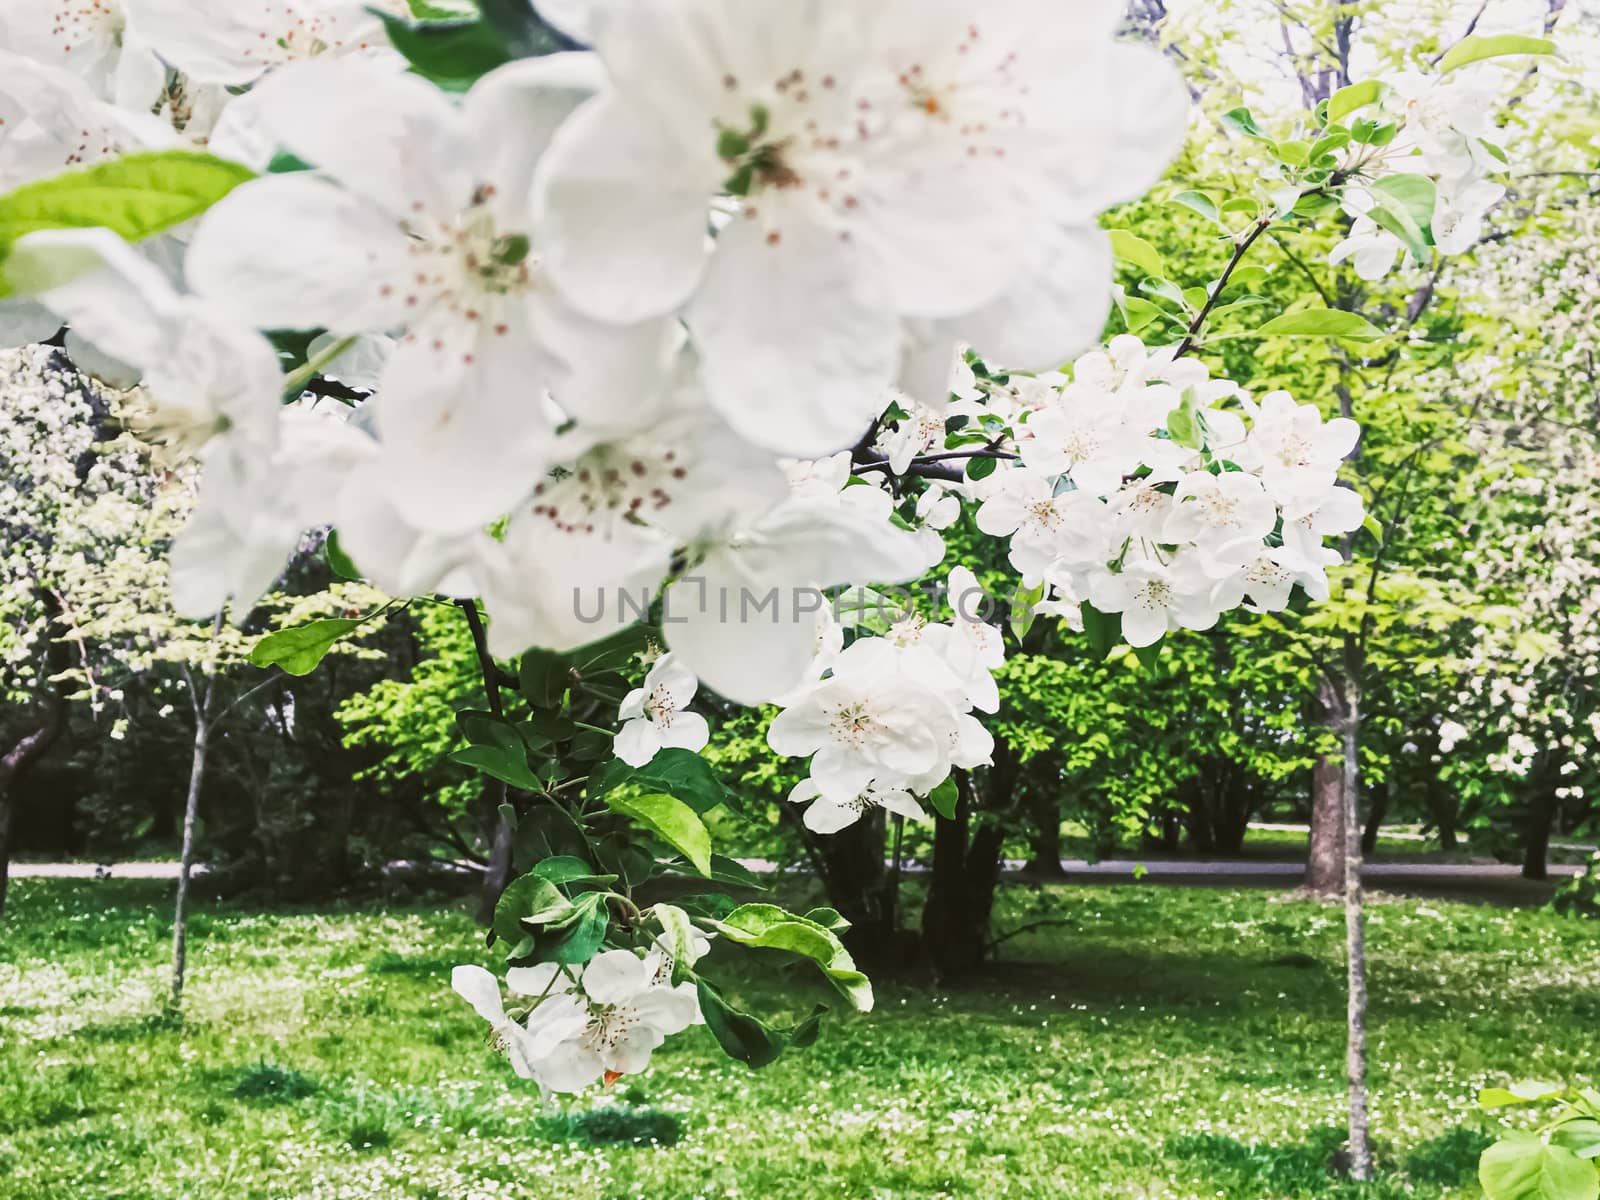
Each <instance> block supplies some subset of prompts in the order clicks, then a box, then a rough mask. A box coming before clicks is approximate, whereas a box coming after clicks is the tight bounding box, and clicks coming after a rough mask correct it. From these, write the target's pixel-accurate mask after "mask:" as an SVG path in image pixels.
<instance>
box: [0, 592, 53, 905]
mask: <svg viewBox="0 0 1600 1200" xmlns="http://www.w3.org/2000/svg"><path fill="white" fill-rule="evenodd" d="M43 603H44V605H45V609H46V611H47V612H48V613H49V614H50V624H48V625H47V626H46V631H45V635H46V637H48V638H49V639H50V640H49V642H48V643H47V644H46V646H45V659H44V663H43V664H42V670H41V671H40V678H42V679H45V680H47V681H48V680H49V679H50V678H52V677H53V676H56V675H59V674H60V673H61V672H62V671H64V670H65V669H66V666H67V661H66V658H67V655H66V647H65V646H64V645H63V644H62V643H61V642H60V641H58V640H57V639H56V637H55V634H56V631H57V630H56V625H55V620H56V617H57V616H58V615H59V613H60V606H59V604H58V603H57V602H56V601H55V599H54V598H53V597H51V596H48V595H47V596H46V597H45V598H44V601H43ZM66 727H67V701H66V697H65V694H64V692H63V690H62V685H60V684H57V683H48V682H47V683H46V688H45V692H44V695H43V696H42V697H41V698H40V705H39V720H38V722H37V724H35V725H34V727H33V728H32V729H31V730H30V731H29V732H27V733H26V734H24V735H23V736H22V737H20V738H19V739H17V742H16V744H15V745H13V746H12V747H11V749H10V750H8V751H6V753H5V756H4V757H0V918H3V917H4V916H5V914H6V893H7V891H8V890H9V889H10V885H11V826H12V821H13V819H14V816H15V807H16V801H15V800H14V799H13V793H12V789H13V788H14V787H15V786H16V784H17V782H18V780H20V779H21V778H22V776H23V775H25V774H26V773H27V772H28V771H29V770H30V769H31V768H32V767H33V765H34V764H35V763H37V762H38V761H39V760H40V759H41V758H43V757H44V756H45V755H46V754H47V753H48V752H49V750H50V747H51V746H53V745H55V743H56V740H57V739H58V738H59V737H60V736H61V732H62V730H64V729H65V728H66Z"/></svg>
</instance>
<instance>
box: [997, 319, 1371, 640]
mask: <svg viewBox="0 0 1600 1200" xmlns="http://www.w3.org/2000/svg"><path fill="white" fill-rule="evenodd" d="M1033 383H1034V386H1032V387H1030V388H1028V389H1027V390H1026V392H1025V393H1023V394H1021V395H1018V394H1017V393H1015V392H1013V394H1012V395H1011V396H1009V397H1008V401H1009V402H1010V403H1011V404H1012V405H1014V406H1015V408H1014V410H1013V411H1012V412H1011V413H1009V414H1007V417H1006V419H1007V420H1008V421H1009V422H1010V426H1009V428H1010V430H1011V431H1012V434H1013V436H1014V445H1015V449H1016V458H1015V459H1012V460H1007V461H1004V462H1002V464H1001V466H1000V468H999V469H998V470H996V471H995V472H994V473H993V474H991V475H989V476H988V477H987V478H986V479H984V480H982V481H981V482H980V483H978V484H977V485H975V487H973V489H972V490H973V491H975V493H976V498H977V500H978V501H979V508H978V510H977V523H978V527H979V528H980V529H982V530H983V531H984V532H985V533H988V534H991V535H993V536H996V537H1009V538H1010V539H1011V544H1010V559H1011V564H1012V566H1014V567H1015V568H1016V569H1017V571H1018V572H1019V574H1020V575H1021V576H1022V580H1023V583H1024V584H1025V585H1027V586H1029V587H1041V586H1042V587H1043V588H1045V589H1046V598H1045V599H1044V601H1043V602H1042V603H1041V604H1040V605H1039V606H1038V607H1039V609H1040V610H1041V611H1043V612H1047V613H1055V614H1058V615H1064V616H1066V617H1067V618H1068V619H1069V620H1074V622H1075V623H1078V622H1081V613H1080V611H1079V609H1080V605H1081V604H1082V602H1084V601H1087V602H1088V603H1089V604H1091V605H1092V606H1093V607H1094V608H1095V609H1096V610H1098V611H1099V612H1101V613H1105V614H1113V613H1116V614H1120V615H1121V619H1122V635H1123V637H1124V639H1125V640H1126V641H1127V642H1128V643H1129V644H1130V645H1132V646H1135V647H1143V646H1149V645H1151V644H1153V643H1155V642H1157V641H1159V640H1160V639H1161V638H1162V637H1163V636H1164V635H1165V634H1167V633H1168V632H1169V631H1172V630H1175V629H1180V628H1185V629H1208V628H1210V627H1211V626H1212V625H1214V624H1215V623H1216V620H1217V618H1218V616H1219V615H1220V614H1221V613H1223V612H1225V611H1227V610H1229V609H1233V608H1236V607H1238V606H1239V605H1240V604H1247V605H1248V606H1249V607H1250V608H1252V609H1253V610H1257V611H1266V612H1278V611H1281V610H1283V609H1284V608H1286V607H1287V606H1288V604H1289V602H1290V599H1291V594H1292V592H1293V590H1294V588H1295V587H1296V586H1299V587H1300V588H1301V589H1302V590H1303V591H1304V592H1306V594H1307V595H1309V596H1310V597H1311V598H1313V599H1325V598H1326V597H1327V594H1328V582H1327V574H1326V570H1327V567H1329V566H1330V565H1332V564H1334V563H1337V562H1338V561H1339V558H1340V556H1339V554H1338V552H1337V551H1335V550H1332V549H1330V548H1327V547H1325V546H1324V544H1323V539H1324V538H1325V537H1327V536H1329V535H1333V534H1340V533H1347V532H1349V531H1351V530H1354V529H1358V528H1360V526H1361V523H1362V520H1363V516H1364V513H1363V506H1362V501H1361V496H1360V494H1359V493H1357V492H1356V491H1354V490H1352V489H1350V488H1346V487H1341V486H1339V485H1338V483H1337V474H1338V469H1339V465H1340V463H1341V462H1342V461H1343V459H1344V457H1345V456H1346V455H1348V454H1349V453H1350V451H1351V450H1352V449H1353V448H1354V446H1355V443H1356V439H1357V437H1358V436H1359V429H1358V427H1357V426H1356V424H1355V422H1353V421H1350V420H1348V419H1345V418H1342V417H1338V418H1334V419H1333V420H1330V421H1324V420H1323V417H1322V414H1321V413H1320V412H1319V411H1318V409H1317V408H1316V406H1315V405H1310V404H1297V403H1295V401H1294V399H1293V398H1292V397H1291V396H1290V395H1289V394H1288V393H1287V392H1281V391H1280V392H1271V393H1269V394H1267V395H1265V396H1263V397H1261V398H1260V400H1259V401H1257V400H1254V399H1252V398H1251V397H1250V396H1249V395H1248V394H1246V393H1245V392H1244V391H1243V390H1242V389H1240V388H1239V387H1238V386H1237V385H1235V384H1234V383H1232V382H1230V381H1228V380H1225V379H1211V378H1210V377H1209V372H1208V371H1207V368H1206V367H1205V365H1204V364H1203V363H1201V362H1199V361H1197V360H1194V359H1175V358H1174V357H1173V355H1172V352H1171V350H1170V348H1163V349H1159V350H1154V351H1151V350H1147V349H1146V347H1145V346H1144V344H1143V343H1142V342H1141V341H1140V340H1139V339H1138V338H1136V337H1133V336H1131V335H1125V336H1122V337H1118V338H1114V339H1112V341H1111V344H1110V346H1109V347H1108V348H1107V349H1106V350H1105V351H1103V352H1102V351H1093V352H1091V353H1089V354H1086V355H1084V356H1082V357H1081V358H1079V359H1078V360H1077V361H1076V362H1075V363H1074V364H1073V366H1072V369H1071V376H1070V378H1061V377H1057V379H1056V380H1055V381H1053V382H1052V381H1045V380H1036V381H1033ZM1024 397H1025V398H1024Z"/></svg>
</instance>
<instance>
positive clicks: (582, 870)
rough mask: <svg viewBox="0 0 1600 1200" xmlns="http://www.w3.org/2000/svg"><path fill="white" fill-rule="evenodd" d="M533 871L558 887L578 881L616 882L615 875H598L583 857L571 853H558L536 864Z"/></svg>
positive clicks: (580, 882) (579, 882)
mask: <svg viewBox="0 0 1600 1200" xmlns="http://www.w3.org/2000/svg"><path fill="white" fill-rule="evenodd" d="M533 873H534V874H535V875H537V876H538V877H539V878H540V879H543V880H547V881H548V882H550V883H553V884H555V885H557V886H558V887H568V886H570V885H572V884H575V883H578V884H582V883H615V882H616V881H617V877H616V876H615V875H597V874H595V870H594V868H593V867H591V866H590V865H589V864H588V863H586V862H585V861H584V860H583V859H581V858H578V857H576V856H574V855H571V854H556V855H552V856H551V857H549V858H546V859H542V860H540V861H539V862H537V863H535V864H534V867H533Z"/></svg>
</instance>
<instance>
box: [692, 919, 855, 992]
mask: <svg viewBox="0 0 1600 1200" xmlns="http://www.w3.org/2000/svg"><path fill="white" fill-rule="evenodd" d="M716 928H717V931H718V932H719V933H721V934H722V935H723V936H724V937H725V938H727V939H728V940H729V941H731V942H736V943H738V944H739V945H741V946H750V947H752V948H755V949H759V950H781V951H784V952H785V953H787V954H797V955H800V956H801V957H803V958H809V959H811V960H812V961H813V962H815V963H816V964H817V966H819V967H820V968H822V973H823V975H825V976H826V977H827V979H828V981H829V982H830V983H832V984H833V986H834V987H836V988H838V989H839V992H840V993H841V994H842V995H843V996H844V997H845V998H846V999H847V1000H849V1001H850V1003H851V1004H852V1005H854V1006H855V1008H856V1010H857V1011H858V1012H871V1011H872V984H871V982H870V981H869V980H868V979H867V977H866V976H865V975H863V974H862V973H861V972H860V971H858V970H857V969H856V964H855V960H854V959H853V958H851V957H850V952H849V951H848V950H846V949H845V948H844V944H843V943H842V942H840V941H839V939H838V938H837V937H835V936H834V934H833V931H832V930H830V929H828V928H826V927H825V926H823V925H819V924H818V923H817V922H815V921H810V920H807V919H806V918H805V917H799V916H796V915H795V914H794V913H791V912H788V911H786V910H784V909H782V908H779V907H778V906H777V905H776V904H741V905H740V906H739V907H738V908H736V909H734V910H733V911H732V912H731V913H729V914H728V915H727V916H726V917H724V918H723V919H722V920H720V921H718V922H716Z"/></svg>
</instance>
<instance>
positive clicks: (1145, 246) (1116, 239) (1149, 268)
mask: <svg viewBox="0 0 1600 1200" xmlns="http://www.w3.org/2000/svg"><path fill="white" fill-rule="evenodd" d="M1110 233H1111V252H1112V253H1113V254H1115V255H1116V256H1117V258H1118V259H1120V260H1121V261H1122V262H1125V263H1127V264H1128V265H1129V266H1130V267H1136V268H1137V269H1138V270H1140V271H1142V272H1144V273H1145V274H1146V275H1153V276H1155V277H1156V278H1157V279H1162V278H1165V277H1166V274H1167V264H1166V263H1165V262H1164V261H1163V260H1162V258H1161V255H1160V253H1159V252H1158V251H1157V250H1156V248H1155V247H1154V246H1152V245H1151V244H1150V243H1149V242H1147V241H1145V240H1144V239H1143V238H1142V237H1139V236H1138V235H1136V234H1132V233H1129V232H1128V231H1127V230H1126V229H1113V230H1111V231H1110Z"/></svg>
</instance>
